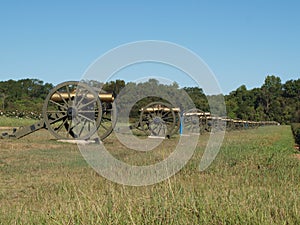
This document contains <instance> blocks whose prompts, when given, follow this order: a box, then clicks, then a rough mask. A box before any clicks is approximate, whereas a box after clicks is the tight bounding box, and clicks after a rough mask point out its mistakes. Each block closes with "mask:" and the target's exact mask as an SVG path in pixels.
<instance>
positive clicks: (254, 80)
mask: <svg viewBox="0 0 300 225" xmlns="http://www.w3.org/2000/svg"><path fill="white" fill-rule="evenodd" d="M299 11H300V2H299V1H289V0H287V1H276V0H273V1H269V0H260V1H259V0H252V1H248V0H247V1H246V0H245V1H244V0H236V1H232V0H226V1H221V0H220V1H216V0H198V1H189V0H187V1H174V0H173V1H156V0H153V1H130V0H128V1H100V0H99V1H76V0H73V1H56V0H54V1H32V0H27V1H21V0H20V1H15V0H2V1H1V2H0V28H1V35H0V80H8V79H20V78H27V77H29V78H38V79H41V80H43V81H45V82H51V83H53V84H58V83H60V82H63V81H66V80H79V79H81V77H82V75H83V73H84V72H85V70H86V69H87V67H88V66H89V65H90V64H91V63H92V62H93V61H94V60H95V59H97V58H98V57H99V56H101V55H103V54H104V53H105V52H107V51H109V50H110V49H112V48H115V47H117V46H119V45H122V44H125V43H128V42H134V41H141V40H163V41H169V42H173V43H176V44H178V45H181V46H184V47H186V48H188V49H190V50H192V51H193V52H195V53H196V54H197V55H199V56H200V57H201V58H202V59H203V60H204V61H205V62H206V63H207V64H208V66H209V67H210V69H211V70H212V71H213V72H214V74H215V76H216V78H217V80H218V82H219V83H220V86H221V89H222V90H223V93H225V94H227V93H229V92H230V91H233V90H235V89H236V88H238V87H239V86H241V85H243V84H245V85H246V87H247V88H248V89H251V88H254V87H260V86H261V85H262V84H263V82H264V79H265V77H266V76H267V75H276V76H279V77H280V78H281V79H282V82H285V81H286V80H290V79H299V78H300V77H299V75H300V63H299V62H300V13H299ZM124 79H125V80H126V77H124ZM186 82H187V81H186V80H184V79H183V80H179V82H178V83H179V84H180V85H181V86H186V85H188V83H186Z"/></svg>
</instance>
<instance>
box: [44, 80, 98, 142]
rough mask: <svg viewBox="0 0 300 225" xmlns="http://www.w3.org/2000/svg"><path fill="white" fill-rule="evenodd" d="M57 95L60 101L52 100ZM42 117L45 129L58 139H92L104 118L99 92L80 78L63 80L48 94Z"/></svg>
mask: <svg viewBox="0 0 300 225" xmlns="http://www.w3.org/2000/svg"><path fill="white" fill-rule="evenodd" d="M54 94H55V95H56V96H60V99H61V100H60V101H54V100H52V99H51V97H52V96H53V95H54ZM74 94H75V95H74ZM63 95H64V96H63ZM65 95H66V96H67V98H65ZM43 118H44V121H45V125H46V128H47V129H48V130H49V131H50V132H51V133H52V134H53V135H54V136H55V137H56V138H59V139H89V138H90V137H91V136H92V135H93V134H94V133H95V132H96V131H97V129H98V127H99V126H100V123H101V118H102V107H101V102H100V98H99V96H98V93H96V92H95V91H94V90H93V89H92V88H91V87H89V86H88V85H86V84H83V83H79V82H77V81H68V82H64V83H61V84H59V85H57V86H56V87H54V88H53V89H52V90H51V91H50V93H49V94H48V96H47V98H46V100H45V103H44V106H43Z"/></svg>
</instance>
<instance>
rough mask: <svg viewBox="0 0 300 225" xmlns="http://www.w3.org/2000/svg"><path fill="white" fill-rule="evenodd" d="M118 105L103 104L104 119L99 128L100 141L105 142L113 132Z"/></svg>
mask: <svg viewBox="0 0 300 225" xmlns="http://www.w3.org/2000/svg"><path fill="white" fill-rule="evenodd" d="M116 117H117V116H116V104H115V103H114V102H112V103H108V102H102V118H101V123H100V126H99V128H98V135H99V138H100V140H104V139H105V138H106V137H108V136H109V135H110V134H111V132H112V131H113V129H114V127H115V125H116V120H117V118H116Z"/></svg>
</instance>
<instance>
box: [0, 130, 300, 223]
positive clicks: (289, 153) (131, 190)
mask: <svg viewBox="0 0 300 225" xmlns="http://www.w3.org/2000/svg"><path fill="white" fill-rule="evenodd" d="M207 139H208V135H207V134H206V135H203V136H201V138H200V140H199V145H198V148H197V149H196V152H195V154H194V156H193V158H192V159H191V160H190V161H189V163H188V164H187V165H186V166H185V167H184V168H183V169H182V170H181V171H180V172H179V173H177V174H176V175H175V176H173V177H171V178H169V179H168V180H166V181H164V182H161V183H159V184H155V185H151V186H145V187H130V186H123V185H119V184H115V183H113V182H110V181H108V180H106V179H104V178H102V177H101V176H99V175H98V174H97V173H96V172H95V171H93V170H92V169H91V168H90V167H89V166H88V165H87V163H86V162H85V161H84V160H83V158H82V156H81V155H80V153H79V151H78V149H77V146H76V145H72V144H64V143H57V142H55V141H54V140H51V136H49V135H48V133H47V131H43V130H42V131H39V132H36V133H33V134H31V135H30V136H28V137H26V138H24V139H21V140H14V141H11V140H0V141H1V150H0V155H1V158H0V179H1V182H0V223H1V224H300V194H299V190H300V161H299V160H298V159H296V158H294V157H293V154H294V151H293V137H292V134H291V129H290V127H287V126H273V127H262V128H259V129H255V130H245V131H231V132H228V133H227V134H226V136H225V140H224V143H223V146H222V148H221V151H220V153H219V154H218V156H217V158H216V160H215V161H214V162H213V163H212V165H211V166H210V167H209V168H208V169H207V170H205V171H204V172H199V171H198V166H199V162H200V158H201V156H202V154H203V151H204V148H205V143H206V142H207ZM105 143H106V145H107V148H108V149H109V151H111V152H114V151H115V153H114V154H115V155H116V156H118V157H119V158H122V157H124V158H126V157H130V154H133V153H131V152H130V151H128V150H126V149H123V148H124V147H122V146H121V144H120V143H118V142H117V140H116V139H115V137H114V136H113V135H112V136H110V137H109V138H108V139H107V140H105ZM176 144H177V140H176V138H175V139H171V140H166V142H165V143H164V145H163V146H162V147H161V149H158V151H156V152H155V153H153V154H154V155H152V156H149V155H145V157H149V159H153V158H155V160H156V159H161V158H160V157H161V155H164V154H162V153H161V152H162V151H166V152H168V151H170V149H171V148H172V147H175V145H176ZM122 149H123V150H124V151H122ZM124 152H125V153H128V154H129V156H128V155H127V156H126V154H125V156H124ZM156 154H157V155H156Z"/></svg>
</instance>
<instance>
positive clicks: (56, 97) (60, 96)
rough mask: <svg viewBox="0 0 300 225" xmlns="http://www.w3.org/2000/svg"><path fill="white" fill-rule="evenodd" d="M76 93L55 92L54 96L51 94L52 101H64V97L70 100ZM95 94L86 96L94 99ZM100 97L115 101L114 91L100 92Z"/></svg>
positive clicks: (107, 100) (103, 99) (105, 100)
mask: <svg viewBox="0 0 300 225" xmlns="http://www.w3.org/2000/svg"><path fill="white" fill-rule="evenodd" d="M75 95H76V94H75V93H54V94H53V95H52V96H51V100H52V101H55V102H63V99H64V100H69V98H71V99H72V98H74V97H75ZM93 97H94V96H93V95H92V94H87V95H86V96H85V98H88V99H89V98H90V99H92V98H93ZM99 97H100V100H101V101H102V102H113V101H114V96H113V94H112V93H99Z"/></svg>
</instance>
